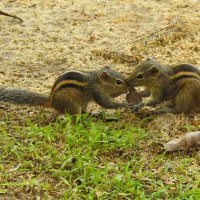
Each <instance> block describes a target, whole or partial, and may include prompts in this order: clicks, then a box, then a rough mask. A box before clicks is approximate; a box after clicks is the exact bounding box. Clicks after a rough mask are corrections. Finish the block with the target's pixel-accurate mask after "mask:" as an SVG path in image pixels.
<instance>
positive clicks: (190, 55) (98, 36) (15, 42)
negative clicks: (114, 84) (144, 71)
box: [0, 0, 200, 114]
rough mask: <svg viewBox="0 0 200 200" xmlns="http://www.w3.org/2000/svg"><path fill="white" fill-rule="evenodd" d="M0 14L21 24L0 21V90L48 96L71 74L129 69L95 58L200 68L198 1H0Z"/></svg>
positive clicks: (128, 70) (121, 64) (116, 62)
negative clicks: (114, 55)
mask: <svg viewBox="0 0 200 200" xmlns="http://www.w3.org/2000/svg"><path fill="white" fill-rule="evenodd" d="M0 10H2V11H4V12H8V13H10V14H14V15H17V16H19V17H20V18H22V19H23V20H24V23H20V22H19V21H18V20H16V19H13V18H9V17H5V16H0V30H1V31H0V47H1V48H0V80H1V83H0V84H1V85H6V86H10V87H16V88H23V89H28V90H31V91H35V92H42V93H47V94H48V93H49V92H50V89H51V86H52V84H53V82H54V80H55V78H56V77H57V76H58V75H60V74H62V73H63V72H65V71H66V70H68V69H88V70H93V69H97V68H98V67H101V66H104V65H110V66H112V67H113V68H114V69H117V70H119V71H122V72H124V73H130V72H131V68H132V67H133V66H134V64H132V65H130V63H129V62H119V60H116V59H112V58H111V59H105V57H104V56H97V54H96V53H94V52H96V51H100V52H101V51H102V52H105V51H106V52H107V53H108V54H109V52H112V51H115V52H123V53H126V54H128V55H130V56H131V57H132V58H133V60H134V61H135V63H138V62H142V61H144V60H145V59H146V58H147V57H150V56H153V57H155V58H157V59H158V60H159V61H160V62H161V63H163V64H166V65H170V64H179V63H191V64H193V65H194V66H200V53H199V52H200V47H199V44H200V12H199V10H200V3H199V1H198V0H187V1H181V0H180V1H178V0H177V1H175V0H174V1H165V0H163V1H156V0H155V1H154V0H153V1H139V0H135V1H133V0H132V1H131V0H115V1H105V0H97V1H89V0H81V1H80V0H76V1H70V0H68V1H65V0H55V1H50V0H45V1H39V0H32V1H28V0H20V1H13V0H4V1H3V2H1V4H0ZM18 108H19V107H17V106H14V107H13V109H14V110H16V109H17V110H18ZM31 110H32V109H29V112H31ZM18 111H19V110H18ZM22 114H23V112H22Z"/></svg>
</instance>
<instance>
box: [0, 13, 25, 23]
mask: <svg viewBox="0 0 200 200" xmlns="http://www.w3.org/2000/svg"><path fill="white" fill-rule="evenodd" d="M0 15H4V16H8V17H13V18H15V19H18V20H19V21H21V22H23V20H22V19H21V18H19V17H17V16H15V15H10V14H8V13H6V12H3V11H0Z"/></svg>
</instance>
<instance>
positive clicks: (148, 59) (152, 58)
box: [146, 57, 155, 61]
mask: <svg viewBox="0 0 200 200" xmlns="http://www.w3.org/2000/svg"><path fill="white" fill-rule="evenodd" d="M150 60H155V58H154V57H148V58H147V59H146V61H150Z"/></svg>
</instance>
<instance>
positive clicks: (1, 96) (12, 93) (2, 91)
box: [0, 87, 49, 106]
mask: <svg viewBox="0 0 200 200" xmlns="http://www.w3.org/2000/svg"><path fill="white" fill-rule="evenodd" d="M0 101H4V102H10V103H15V104H27V105H31V106H48V101H49V97H48V96H47V95H44V94H39V93H35V92H30V91H26V90H20V89H8V88H1V87H0Z"/></svg>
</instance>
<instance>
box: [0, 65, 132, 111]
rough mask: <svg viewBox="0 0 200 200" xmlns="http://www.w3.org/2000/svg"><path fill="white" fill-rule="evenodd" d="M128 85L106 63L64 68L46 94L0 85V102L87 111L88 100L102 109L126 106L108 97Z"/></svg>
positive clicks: (123, 90) (117, 94) (120, 92)
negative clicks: (88, 68)
mask: <svg viewBox="0 0 200 200" xmlns="http://www.w3.org/2000/svg"><path fill="white" fill-rule="evenodd" d="M128 90H129V86H128V85H127V83H126V82H125V78H124V76H123V75H122V74H121V73H118V72H116V71H114V70H112V69H111V68H110V67H108V66H106V67H103V68H101V69H100V70H96V71H68V72H66V73H64V74H63V75H61V76H59V77H58V78H57V80H56V81H55V83H54V85H53V87H52V90H51V94H50V96H47V95H43V94H38V93H34V92H30V91H26V90H19V89H7V88H0V101H6V102H11V103H16V104H28V105H32V106H36V105H38V106H44V107H52V108H54V109H55V110H57V111H58V112H59V113H69V114H81V113H85V112H87V106H88V104H89V103H90V102H91V101H94V102H96V103H97V104H99V105H100V106H102V107H104V108H110V109H116V108H129V107H130V105H129V104H128V103H118V102H114V101H113V100H112V98H114V97H117V96H119V95H121V94H123V93H127V92H128Z"/></svg>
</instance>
